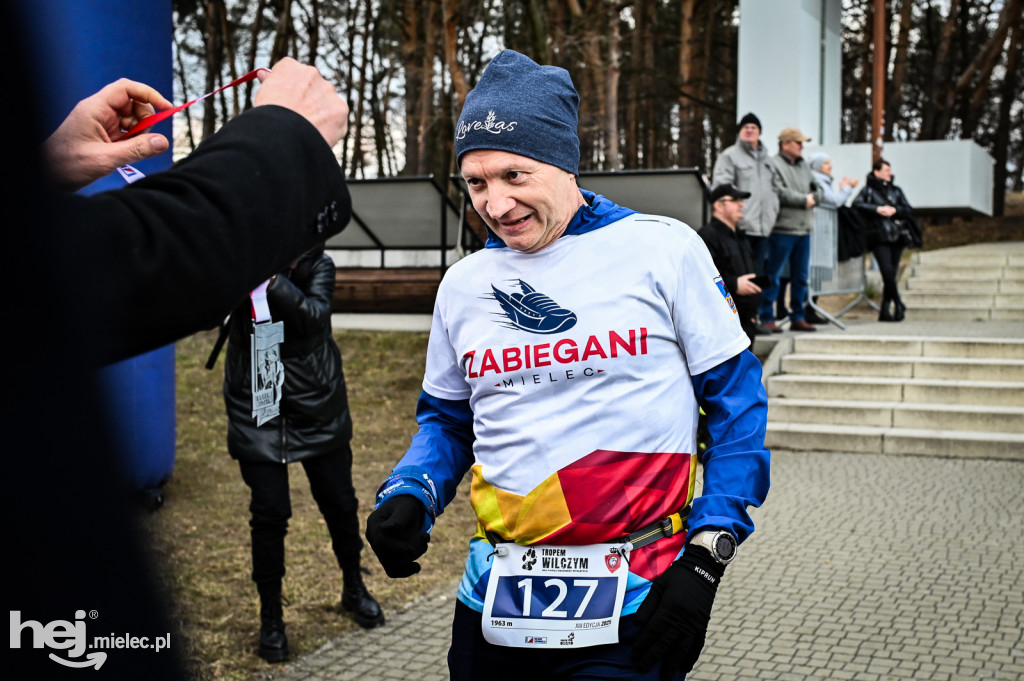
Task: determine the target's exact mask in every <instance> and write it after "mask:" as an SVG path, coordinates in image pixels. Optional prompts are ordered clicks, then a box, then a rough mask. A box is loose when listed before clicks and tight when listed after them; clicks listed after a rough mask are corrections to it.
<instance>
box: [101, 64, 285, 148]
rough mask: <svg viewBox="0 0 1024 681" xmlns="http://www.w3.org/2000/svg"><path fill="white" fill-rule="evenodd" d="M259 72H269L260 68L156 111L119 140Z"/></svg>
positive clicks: (250, 78)
mask: <svg viewBox="0 0 1024 681" xmlns="http://www.w3.org/2000/svg"><path fill="white" fill-rule="evenodd" d="M260 71H270V69H268V68H265V67H262V66H261V67H260V68H258V69H254V70H252V71H250V72H249V73H247V74H245V75H244V76H242V77H240V78H236V79H235V80H233V81H231V82H230V83H228V84H227V85H222V86H221V87H219V88H217V89H216V90H214V91H213V92H207V93H206V94H205V95H203V96H202V97H196V98H195V99H193V100H192V101H191V102H185V103H184V104H181V105H179V106H176V107H174V108H171V109H164V110H163V111H158V112H156V113H154V114H150V115H148V116H146V117H145V118H143V119H142V120H141V121H139V122H138V123H136V124H135V126H134V127H133V128H132V129H131V130H129V131H128V132H126V133H125V134H123V135H121V137H120V139H128V138H129V137H131V136H133V135H137V134H139V133H140V132H142V131H143V130H145V129H146V128H151V127H153V126H154V125H156V124H157V123H159V122H160V121H163V120H165V119H167V118H170V117H171V116H173V115H174V114H176V113H178V112H179V111H181V110H182V109H187V108H188V107H190V106H192V105H193V104H195V103H196V102H201V101H203V100H204V99H206V98H207V97H210V96H211V95H215V94H217V93H218V92H220V91H221V90H227V89H228V88H229V87H235V86H236V85H241V84H242V83H248V82H249V81H250V80H253V79H254V78H256V75H257V74H258V73H259V72H260Z"/></svg>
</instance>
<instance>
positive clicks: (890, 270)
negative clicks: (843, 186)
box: [853, 158, 921, 322]
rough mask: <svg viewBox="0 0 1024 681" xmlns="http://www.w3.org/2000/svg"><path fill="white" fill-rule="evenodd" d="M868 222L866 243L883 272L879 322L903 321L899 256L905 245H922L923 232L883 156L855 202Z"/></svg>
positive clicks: (872, 170)
mask: <svg viewBox="0 0 1024 681" xmlns="http://www.w3.org/2000/svg"><path fill="white" fill-rule="evenodd" d="M853 208H854V210H856V211H858V213H859V214H860V216H861V217H862V218H863V222H864V224H865V243H866V245H867V247H868V248H869V249H870V250H871V255H872V257H874V259H875V262H876V263H878V270H879V271H880V272H881V274H882V305H881V309H880V311H879V313H878V321H880V322H901V321H903V318H904V316H905V315H906V310H907V306H906V305H904V304H903V301H902V300H901V299H900V292H899V284H898V277H899V268H900V257H901V256H902V255H903V249H904V248H905V247H906V246H914V247H918V248H919V247H920V246H921V232H920V229H919V228H918V226H917V223H916V222H915V221H914V215H913V210H912V209H911V207H910V202H909V201H907V197H906V196H905V195H904V194H903V190H902V189H900V188H899V187H897V186H896V185H895V184H893V181H892V166H891V165H890V164H889V162H888V161H886V160H885V159H884V158H880V159H878V160H877V161H875V163H874V164H873V165H872V168H871V172H870V173H868V177H867V182H866V183H865V185H864V189H863V190H862V191H861V192H860V194H858V195H857V197H856V198H855V199H854V201H853Z"/></svg>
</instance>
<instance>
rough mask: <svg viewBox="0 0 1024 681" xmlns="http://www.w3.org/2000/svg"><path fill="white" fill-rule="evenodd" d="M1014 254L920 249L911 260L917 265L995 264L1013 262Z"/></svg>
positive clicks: (960, 265)
mask: <svg viewBox="0 0 1024 681" xmlns="http://www.w3.org/2000/svg"><path fill="white" fill-rule="evenodd" d="M1012 255H1013V254H1011V253H1007V252H1003V251H999V250H995V249H993V250H990V251H977V252H974V253H966V252H964V251H959V250H954V251H950V250H941V251H920V252H918V253H915V254H914V255H913V256H912V257H911V259H910V262H912V263H913V264H915V265H918V264H920V265H944V266H945V265H950V266H953V267H974V266H982V267H984V266H994V265H1010V264H1012V263H1011V261H1010V259H1011V256H1012Z"/></svg>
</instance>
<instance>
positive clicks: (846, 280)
mask: <svg viewBox="0 0 1024 681" xmlns="http://www.w3.org/2000/svg"><path fill="white" fill-rule="evenodd" d="M807 284H808V291H807V295H808V298H809V300H808V301H807V304H808V305H809V306H810V307H811V308H812V309H813V310H814V311H815V312H817V313H818V314H819V315H821V316H822V317H824V318H825V319H827V320H828V321H830V322H831V323H833V324H835V325H836V326H838V327H839V328H840V329H845V328H846V325H845V324H843V323H842V322H840V321H839V317H842V316H843V315H844V314H846V313H847V312H849V311H850V310H851V309H853V308H854V307H856V305H857V304H858V303H860V302H861V301H865V300H866V301H867V302H868V304H869V305H871V307H875V304H874V303H873V302H872V301H871V300H870V299H869V298H868V297H867V295H866V294H865V293H864V289H865V288H866V286H867V273H866V272H865V269H864V255H858V256H855V257H852V258H850V259H848V260H844V261H842V262H840V261H839V213H838V212H837V211H836V209H835V208H833V207H832V206H817V207H815V208H814V229H813V231H812V232H811V271H810V277H809V281H808V282H807ZM849 294H856V296H857V297H856V298H855V299H854V300H853V301H852V302H850V303H849V304H847V305H846V307H844V308H843V309H841V310H840V311H839V312H836V313H835V314H832V313H829V312H826V311H824V310H822V309H821V308H820V307H818V305H817V303H815V302H814V297H815V296H834V295H849ZM876 309H877V308H876Z"/></svg>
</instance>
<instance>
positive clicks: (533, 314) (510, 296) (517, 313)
mask: <svg viewBox="0 0 1024 681" xmlns="http://www.w3.org/2000/svg"><path fill="white" fill-rule="evenodd" d="M515 281H516V282H517V285H518V286H519V288H520V289H521V290H522V293H518V292H516V293H505V292H504V291H502V290H500V289H498V288H497V287H496V286H495V285H494V284H491V290H492V291H493V292H494V298H495V300H497V301H498V304H499V305H501V309H502V311H503V313H504V314H503V316H504V320H502V321H503V322H504V325H505V326H507V327H509V328H512V329H519V330H521V331H528V332H530V333H541V334H552V333H561V332H562V331H568V330H569V329H571V328H572V327H574V326H576V313H575V312H573V311H572V310H567V309H565V308H564V307H561V306H559V305H558V303H556V302H555V301H553V300H551V298H549V297H548V296H547V295H545V294H543V293H540V292H539V291H537V290H536V289H534V288H533V287H532V286H530V285H529V284H527V283H526V282H525V281H523V280H522V279H516V280H515ZM495 314H499V313H495Z"/></svg>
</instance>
